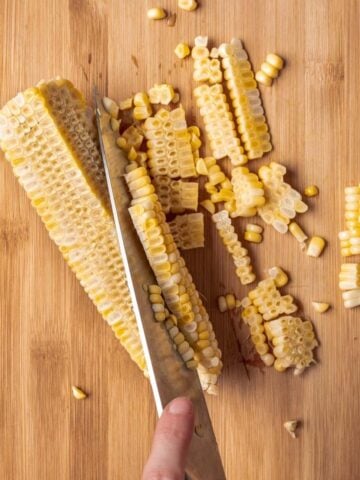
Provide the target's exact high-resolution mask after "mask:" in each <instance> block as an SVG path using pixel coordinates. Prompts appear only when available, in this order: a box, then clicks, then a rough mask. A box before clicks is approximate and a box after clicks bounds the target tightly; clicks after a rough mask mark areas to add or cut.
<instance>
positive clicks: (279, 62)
mask: <svg viewBox="0 0 360 480" xmlns="http://www.w3.org/2000/svg"><path fill="white" fill-rule="evenodd" d="M266 62H267V63H269V64H270V65H272V66H273V67H275V68H277V69H278V70H281V69H282V68H283V67H284V60H283V59H282V58H281V57H280V56H279V55H277V54H276V53H268V54H267V55H266Z"/></svg>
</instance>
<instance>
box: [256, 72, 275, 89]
mask: <svg viewBox="0 0 360 480" xmlns="http://www.w3.org/2000/svg"><path fill="white" fill-rule="evenodd" d="M255 79H256V81H257V82H259V83H261V84H262V85H265V86H266V87H270V86H271V84H272V78H270V77H268V76H267V75H266V73H264V72H263V71H262V70H259V71H258V72H256V74H255Z"/></svg>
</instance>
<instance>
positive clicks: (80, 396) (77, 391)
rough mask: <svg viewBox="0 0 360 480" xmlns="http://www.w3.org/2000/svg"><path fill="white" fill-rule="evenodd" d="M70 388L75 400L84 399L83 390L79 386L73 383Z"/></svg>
mask: <svg viewBox="0 0 360 480" xmlns="http://www.w3.org/2000/svg"><path fill="white" fill-rule="evenodd" d="M71 390H72V394H73V396H74V397H75V398H76V400H84V398H86V397H87V395H86V393H85V392H83V391H82V390H81V389H80V388H79V387H76V386H75V385H73V386H72V387H71Z"/></svg>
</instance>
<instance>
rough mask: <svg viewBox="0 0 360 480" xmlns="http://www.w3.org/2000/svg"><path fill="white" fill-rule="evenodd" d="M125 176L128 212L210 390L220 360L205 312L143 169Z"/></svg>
mask: <svg viewBox="0 0 360 480" xmlns="http://www.w3.org/2000/svg"><path fill="white" fill-rule="evenodd" d="M125 178H126V181H127V183H128V186H129V190H130V192H131V194H132V196H133V205H132V206H131V207H130V209H129V212H130V215H131V217H132V220H133V223H134V226H135V228H136V231H137V233H138V235H139V238H140V240H141V242H142V244H143V246H144V250H145V252H146V255H147V258H148V260H149V263H150V265H151V267H152V269H153V271H154V274H155V276H156V278H157V281H158V284H159V286H160V287H161V289H162V293H163V296H164V298H165V301H166V304H167V306H168V308H169V310H170V311H171V312H172V313H173V314H174V315H175V316H176V318H177V320H178V328H179V329H180V331H181V333H182V334H183V335H184V337H185V339H186V340H187V341H188V343H189V344H190V346H191V347H192V348H193V349H194V351H195V353H196V355H195V358H196V359H197V360H198V362H199V370H198V371H199V376H200V380H201V382H202V386H203V388H204V389H205V390H207V391H210V392H214V391H215V389H216V388H215V384H216V380H217V376H218V375H219V374H220V371H221V366H222V364H221V360H220V357H221V352H220V350H219V349H218V344H217V341H216V339H215V335H214V332H213V329H212V325H211V322H210V321H209V317H208V314H207V312H206V310H205V308H204V306H203V305H202V302H201V299H200V296H199V294H198V292H197V290H196V288H195V285H194V283H193V281H192V277H191V275H190V273H189V271H188V270H187V268H186V265H185V262H184V259H183V258H182V257H181V255H180V253H179V250H178V248H177V246H176V244H175V241H174V238H173V236H172V235H171V232H170V227H169V225H168V224H167V223H166V220H165V214H164V212H163V211H162V208H161V205H160V202H159V200H158V197H157V195H156V194H155V193H154V189H153V188H151V187H152V185H151V184H150V178H149V177H148V175H147V172H146V170H145V169H144V168H136V169H134V170H132V171H130V172H129V173H128V174H127V175H126V177H125ZM204 369H205V371H204ZM209 375H210V376H209Z"/></svg>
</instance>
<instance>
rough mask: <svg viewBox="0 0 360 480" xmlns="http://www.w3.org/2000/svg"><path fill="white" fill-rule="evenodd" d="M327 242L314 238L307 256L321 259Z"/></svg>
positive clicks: (320, 238)
mask: <svg viewBox="0 0 360 480" xmlns="http://www.w3.org/2000/svg"><path fill="white" fill-rule="evenodd" d="M325 245H326V242H325V240H324V239H323V238H322V237H312V238H311V240H310V243H309V245H308V248H307V251H306V254H307V255H308V256H309V257H319V256H320V255H321V253H322V252H323V250H324V248H325Z"/></svg>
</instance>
